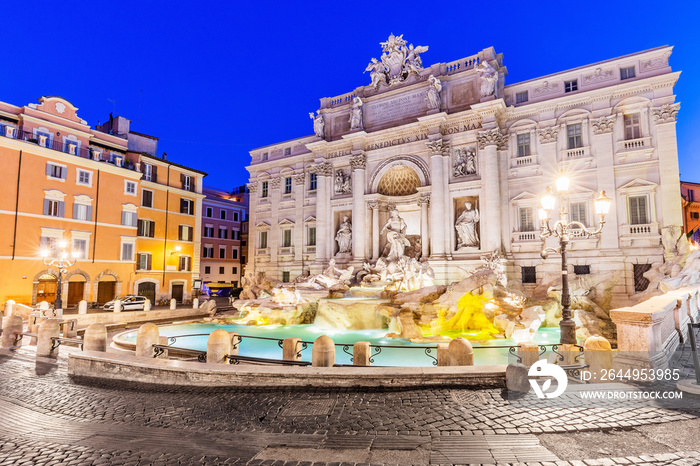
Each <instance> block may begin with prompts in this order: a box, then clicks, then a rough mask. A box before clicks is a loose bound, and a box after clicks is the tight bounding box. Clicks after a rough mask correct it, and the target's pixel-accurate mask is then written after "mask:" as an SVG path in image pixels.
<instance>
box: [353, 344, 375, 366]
mask: <svg viewBox="0 0 700 466" xmlns="http://www.w3.org/2000/svg"><path fill="white" fill-rule="evenodd" d="M371 356H372V346H371V345H370V344H369V342H368V341H358V342H357V343H355V344H354V345H353V346H352V364H353V365H354V366H371V365H372V363H371V361H370V357H371Z"/></svg>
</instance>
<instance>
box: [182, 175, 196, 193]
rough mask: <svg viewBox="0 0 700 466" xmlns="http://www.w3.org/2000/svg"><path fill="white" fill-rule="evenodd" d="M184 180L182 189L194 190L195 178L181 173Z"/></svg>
mask: <svg viewBox="0 0 700 466" xmlns="http://www.w3.org/2000/svg"><path fill="white" fill-rule="evenodd" d="M180 180H181V181H182V189H184V190H185V191H194V179H193V178H192V177H191V176H189V175H184V174H182V175H180Z"/></svg>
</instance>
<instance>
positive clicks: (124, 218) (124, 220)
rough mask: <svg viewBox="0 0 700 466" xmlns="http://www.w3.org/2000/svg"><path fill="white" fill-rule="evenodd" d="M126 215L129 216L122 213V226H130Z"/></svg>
mask: <svg viewBox="0 0 700 466" xmlns="http://www.w3.org/2000/svg"><path fill="white" fill-rule="evenodd" d="M126 215H127V213H126V212H124V211H122V225H128V224H129V222H128V219H127V217H126Z"/></svg>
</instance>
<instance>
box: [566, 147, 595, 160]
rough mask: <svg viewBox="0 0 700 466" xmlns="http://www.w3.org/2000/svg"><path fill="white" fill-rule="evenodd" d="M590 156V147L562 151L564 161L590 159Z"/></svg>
mask: <svg viewBox="0 0 700 466" xmlns="http://www.w3.org/2000/svg"><path fill="white" fill-rule="evenodd" d="M590 156H591V147H590V146H584V147H576V148H574V149H562V151H561V159H562V160H572V159H580V158H584V157H590Z"/></svg>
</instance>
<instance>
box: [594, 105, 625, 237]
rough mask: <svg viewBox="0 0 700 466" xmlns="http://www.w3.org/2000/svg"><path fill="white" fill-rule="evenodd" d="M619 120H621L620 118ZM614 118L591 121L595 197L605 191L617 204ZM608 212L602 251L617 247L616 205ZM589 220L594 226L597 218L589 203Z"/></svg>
mask: <svg viewBox="0 0 700 466" xmlns="http://www.w3.org/2000/svg"><path fill="white" fill-rule="evenodd" d="M620 119H621V118H620ZM616 120H617V118H616V116H615V115H612V116H607V117H606V116H604V117H600V118H598V119H595V120H592V121H591V128H592V129H593V144H592V146H593V147H595V150H596V153H595V159H596V165H597V168H598V169H597V170H596V176H597V178H598V179H597V181H598V189H597V191H598V192H597V193H596V196H595V197H598V194H599V193H600V190H605V192H606V193H608V194H607V195H608V197H610V198H612V199H613V202H617V196H616V195H615V158H614V157H615V146H614V144H615V141H614V137H613V134H614V132H613V130H614V127H615V123H616ZM619 127H620V131H624V127H623V126H622V124H621V123H620V125H619ZM610 207H611V208H610V212H609V213H608V215H607V216H606V217H605V223H606V225H605V228H603V231H602V232H601V234H600V247H601V248H602V249H617V248H618V247H619V232H620V226H619V222H618V218H617V207H618V206H616V205H612V206H610ZM591 208H592V209H593V211H592V212H591V218H592V219H593V222H594V225H597V222H598V216H597V215H595V206H594V205H593V203H591Z"/></svg>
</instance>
